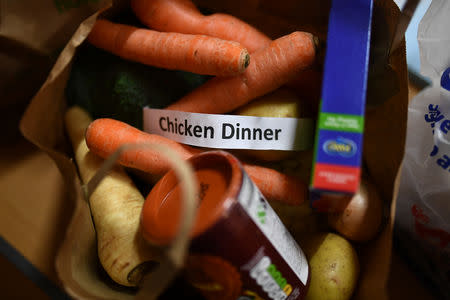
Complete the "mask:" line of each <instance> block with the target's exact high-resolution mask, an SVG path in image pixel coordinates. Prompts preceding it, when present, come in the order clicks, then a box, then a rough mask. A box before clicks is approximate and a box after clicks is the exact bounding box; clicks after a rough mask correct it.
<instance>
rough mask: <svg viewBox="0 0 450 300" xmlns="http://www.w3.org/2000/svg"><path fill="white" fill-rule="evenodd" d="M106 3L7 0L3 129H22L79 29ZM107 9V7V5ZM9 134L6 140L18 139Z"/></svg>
mask: <svg viewBox="0 0 450 300" xmlns="http://www.w3.org/2000/svg"><path fill="white" fill-rule="evenodd" d="M101 2H104V1H103V0H90V1H73V0H42V1H34V0H21V1H15V0H2V1H1V3H0V94H1V95H2V98H1V99H0V110H1V111H4V112H5V111H7V112H8V113H7V114H4V115H5V117H4V118H2V119H1V121H0V125H3V126H4V127H7V128H18V126H17V124H18V123H19V120H20V117H21V115H22V114H23V111H24V110H25V108H26V105H27V104H28V103H29V101H30V100H31V98H32V97H33V96H34V94H35V93H36V92H37V91H38V90H39V87H40V86H41V85H42V84H43V82H44V81H45V78H46V76H47V75H48V72H49V71H50V70H51V67H52V65H53V64H54V62H55V60H56V56H57V54H58V53H59V51H60V50H61V49H62V48H63V47H64V45H65V44H66V43H67V41H68V40H69V39H70V37H71V36H72V35H73V33H74V32H75V30H76V29H77V27H78V25H79V24H80V22H82V21H83V20H84V19H86V18H87V17H88V16H90V15H92V14H93V13H94V12H95V11H97V10H98V8H99V7H100V5H101ZM103 5H104V4H103ZM19 136H20V133H19V131H18V130H16V131H13V130H9V131H8V132H7V136H6V139H2V142H4V143H8V142H9V141H10V140H11V139H12V138H16V137H19Z"/></svg>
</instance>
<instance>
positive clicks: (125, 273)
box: [65, 106, 159, 286]
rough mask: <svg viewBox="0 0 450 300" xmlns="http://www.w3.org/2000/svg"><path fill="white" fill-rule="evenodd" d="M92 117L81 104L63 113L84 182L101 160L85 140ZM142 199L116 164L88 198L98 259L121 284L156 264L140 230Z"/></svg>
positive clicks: (154, 254)
mask: <svg viewBox="0 0 450 300" xmlns="http://www.w3.org/2000/svg"><path fill="white" fill-rule="evenodd" d="M91 121H92V119H91V117H90V116H89V114H88V113H87V112H86V111H84V110H83V109H81V108H80V107H76V106H74V107H71V108H69V109H68V110H67V112H66V114H65V125H66V130H67V133H68V135H69V137H70V140H71V143H72V146H73V149H74V154H75V161H76V164H77V166H78V170H79V173H80V177H81V180H82V182H83V183H84V184H86V183H87V182H89V180H90V179H91V178H92V177H93V176H94V175H95V174H96V172H97V171H98V170H99V168H100V166H101V165H102V163H103V162H104V159H102V158H100V157H98V156H96V155H94V154H93V153H91V152H90V151H89V149H88V147H87V145H86V142H85V131H86V128H87V127H88V125H89V124H90V123H91ZM143 203H144V197H143V196H142V195H141V193H140V192H139V190H138V189H137V187H136V186H135V185H134V183H133V181H132V180H131V178H130V177H129V176H128V175H127V173H126V172H125V171H124V169H123V168H122V167H120V166H119V165H117V166H115V167H114V169H113V170H111V171H110V172H109V173H108V174H107V175H106V176H105V177H104V178H103V180H102V181H101V182H100V184H99V185H98V186H97V188H96V189H95V190H94V192H93V193H92V194H91V196H90V198H89V205H90V210H91V214H92V217H93V221H94V226H95V230H96V235H97V251H98V257H99V260H100V263H101V264H102V266H103V268H104V269H105V271H106V272H107V273H108V275H109V276H110V277H111V279H113V280H114V281H115V282H117V283H119V284H121V285H124V286H137V285H138V284H139V282H140V280H141V279H142V277H143V275H145V273H146V272H147V271H148V270H149V269H150V268H152V266H154V265H157V262H156V260H157V257H158V256H159V253H158V250H157V249H154V248H152V247H151V246H150V245H148V244H147V243H146V242H145V241H144V240H143V238H142V235H141V233H140V215H141V210H142V206H143Z"/></svg>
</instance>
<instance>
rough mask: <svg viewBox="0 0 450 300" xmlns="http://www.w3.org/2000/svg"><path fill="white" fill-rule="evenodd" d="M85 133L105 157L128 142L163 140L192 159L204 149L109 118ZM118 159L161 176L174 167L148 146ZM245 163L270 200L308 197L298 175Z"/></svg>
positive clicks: (94, 149)
mask: <svg viewBox="0 0 450 300" xmlns="http://www.w3.org/2000/svg"><path fill="white" fill-rule="evenodd" d="M85 137H86V144H87V146H88V147H89V149H90V151H92V152H93V153H95V154H96V155H98V156H100V157H103V158H106V157H108V156H110V155H111V154H113V153H114V152H115V151H116V150H117V149H118V148H119V147H120V146H122V145H125V144H146V143H156V144H163V145H165V146H169V147H171V149H173V150H174V151H176V152H177V153H178V154H179V155H180V156H181V157H182V158H183V159H188V158H189V157H191V156H193V155H195V154H197V153H200V152H201V151H204V150H200V149H196V148H192V147H190V146H187V145H182V144H180V143H178V142H175V141H173V140H170V139H167V138H165V137H162V136H159V135H156V134H150V133H147V132H144V131H141V130H139V129H137V128H135V127H132V126H130V125H128V124H127V123H124V122H121V121H117V120H113V119H108V118H102V119H96V120H94V121H93V122H92V123H91V124H90V125H89V127H88V128H87V130H86V135H85ZM118 162H119V163H120V164H121V165H123V166H126V167H130V168H135V169H139V170H141V171H144V172H147V173H151V174H155V175H158V176H159V177H161V176H163V175H164V174H165V173H166V172H167V171H168V170H169V169H170V165H169V163H168V161H167V160H166V159H165V158H164V157H162V156H161V155H160V154H159V153H157V152H155V151H152V150H150V149H145V148H144V147H143V148H141V149H139V150H135V149H128V150H125V151H124V152H122V154H121V155H120V157H119V159H118ZM243 165H244V169H245V170H246V171H247V173H248V175H249V176H250V178H251V179H252V180H253V181H254V182H255V184H256V185H257V186H258V188H259V189H260V191H261V193H262V194H263V195H264V196H265V197H266V198H267V199H268V200H273V201H280V202H283V203H288V204H300V203H302V202H303V201H304V200H305V199H306V190H307V187H306V185H305V184H304V183H303V182H302V181H301V180H300V179H298V178H297V177H293V176H288V175H285V174H282V173H280V172H278V171H276V170H273V169H270V168H265V167H262V166H256V165H250V164H245V163H244V164H243Z"/></svg>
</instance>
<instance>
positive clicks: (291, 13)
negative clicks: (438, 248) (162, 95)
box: [20, 0, 408, 299]
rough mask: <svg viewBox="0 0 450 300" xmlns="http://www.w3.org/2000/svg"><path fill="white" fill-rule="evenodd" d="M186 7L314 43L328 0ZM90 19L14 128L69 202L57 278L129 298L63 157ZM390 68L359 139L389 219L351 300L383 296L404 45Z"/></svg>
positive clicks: (384, 1)
mask: <svg viewBox="0 0 450 300" xmlns="http://www.w3.org/2000/svg"><path fill="white" fill-rule="evenodd" d="M119 2H120V1H119ZM194 2H196V3H197V4H199V5H201V6H203V7H206V8H208V9H210V10H217V11H222V12H227V13H232V14H234V15H235V16H237V17H240V18H242V19H244V20H246V21H247V22H249V23H251V24H253V25H254V26H256V27H257V28H260V29H261V30H262V31H264V32H266V33H267V34H268V35H269V36H271V37H273V38H275V37H277V36H279V35H282V34H285V33H289V32H291V31H293V30H305V31H310V32H312V33H313V34H315V35H317V36H319V37H321V38H325V37H326V31H327V24H326V23H327V20H328V19H327V16H328V9H329V1H325V0H321V1H294V0H289V1H286V3H283V5H279V3H277V2H275V1H269V0H247V1H238V0H230V1H219V0H217V1H212V0H211V1H207V0H197V1H194ZM310 2H311V3H310ZM124 3H125V6H126V4H127V2H126V1H125V2H120V4H122V5H124ZM374 3H375V5H376V6H378V7H380V8H381V9H383V11H384V12H385V13H386V16H387V23H388V27H389V28H390V30H392V31H393V28H394V26H395V20H396V19H397V18H398V14H399V12H398V8H397V7H396V5H395V4H394V3H393V1H391V0H377V1H375V2H374ZM98 14H99V12H97V13H95V14H93V15H92V16H91V17H89V18H87V19H86V20H85V21H84V22H83V23H81V24H80V26H79V28H78V30H77V31H76V32H75V34H74V35H73V37H72V38H71V40H70V41H69V43H68V44H67V45H66V47H65V48H64V50H63V51H62V52H61V54H60V56H59V58H58V60H57V61H56V63H55V65H54V66H53V68H52V70H51V72H50V74H49V76H48V78H47V80H46V81H45V83H44V84H43V86H42V87H41V88H40V90H39V91H38V93H37V94H36V95H35V96H34V98H33V99H32V101H31V103H30V104H29V106H28V107H27V110H26V112H25V113H24V115H23V117H22V120H21V123H20V130H21V132H22V134H23V135H24V136H25V137H26V138H27V139H28V140H29V141H31V142H32V143H33V144H35V145H36V146H38V147H39V148H40V149H42V150H43V151H45V152H46V153H48V155H49V156H50V157H51V158H52V159H53V160H54V161H55V163H56V165H57V166H58V168H59V170H60V172H61V174H62V175H63V178H64V181H65V183H66V187H67V189H68V191H69V193H67V194H68V195H69V196H70V198H69V199H67V201H73V202H74V203H75V209H74V211H73V215H72V220H71V222H70V224H69V226H68V228H67V233H66V238H65V240H64V241H63V243H62V245H61V248H60V249H59V252H58V257H57V258H56V268H57V272H58V276H59V278H60V280H61V283H62V285H63V287H64V289H65V290H66V291H67V292H68V293H69V294H70V295H71V296H72V297H74V298H77V299H128V298H130V299H131V298H134V297H135V295H136V290H131V289H125V288H120V287H118V286H117V285H115V284H114V283H112V282H111V281H110V280H109V279H108V278H107V276H106V275H105V274H104V272H102V270H101V267H100V266H99V263H98V259H97V257H96V247H95V245H96V244H95V231H94V228H93V225H92V220H91V216H90V213H89V208H88V206H87V203H86V201H84V200H83V194H82V191H81V184H80V180H79V178H78V175H77V170H76V166H75V165H74V163H73V161H72V160H71V159H70V157H71V149H70V144H69V143H68V140H67V138H66V136H65V132H64V127H63V113H64V111H65V109H66V102H65V97H64V89H65V85H66V82H67V79H68V77H69V74H70V67H71V63H72V59H73V57H74V54H75V53H76V51H77V47H78V46H80V45H81V44H82V43H83V42H84V40H85V38H86V36H87V34H88V33H89V31H90V29H91V28H92V26H93V24H94V21H95V19H96V18H97V16H98ZM299 15H300V16H304V18H301V17H299ZM375 26H376V24H375ZM390 64H391V67H392V68H393V69H394V70H395V71H396V74H397V76H398V80H399V82H400V86H399V92H398V93H397V94H396V95H394V96H393V97H392V98H390V99H389V100H388V101H387V102H385V103H384V104H382V105H381V106H378V107H376V108H374V109H371V110H370V111H368V112H367V114H366V125H365V127H366V131H365V138H364V163H365V165H366V167H367V172H368V173H369V175H370V176H371V178H373V180H374V183H375V184H376V186H377V187H378V189H379V191H380V194H381V195H382V198H383V200H384V201H385V203H386V206H387V208H388V211H389V214H388V218H387V222H386V226H385V227H384V230H383V231H382V232H381V234H380V235H379V236H378V237H377V238H376V239H375V240H374V241H372V242H370V243H368V244H364V245H359V246H358V250H359V252H360V257H361V263H362V264H361V265H362V269H361V271H362V273H361V277H360V281H359V285H358V289H357V291H356V293H355V297H354V298H355V299H387V292H386V291H387V288H386V285H387V280H388V276H389V267H390V259H391V247H392V227H393V223H394V215H395V214H394V207H395V195H396V193H397V189H396V187H397V184H396V183H397V182H398V174H399V169H400V165H401V160H402V157H403V151H404V141H405V132H406V117H407V102H408V97H407V95H408V89H407V67H406V55H405V45H404V43H403V44H402V45H401V47H400V48H398V49H397V50H396V51H395V52H394V53H393V54H392V55H391V57H390ZM152 284H155V282H152ZM161 284H162V282H161ZM140 296H142V294H141V295H140ZM142 298H144V297H142Z"/></svg>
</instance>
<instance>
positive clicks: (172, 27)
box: [131, 0, 271, 53]
mask: <svg viewBox="0 0 450 300" xmlns="http://www.w3.org/2000/svg"><path fill="white" fill-rule="evenodd" d="M131 8H132V10H133V12H134V13H135V15H136V16H137V18H138V19H139V20H140V21H141V22H142V23H143V24H145V25H147V26H148V27H150V28H153V29H155V30H159V31H166V32H181V33H189V34H205V35H209V36H214V37H218V38H221V39H224V40H230V41H237V42H239V43H240V44H242V45H244V46H245V47H246V48H247V50H248V51H249V52H250V53H253V52H255V51H257V50H260V49H264V48H265V47H267V46H268V45H269V44H270V42H271V39H270V38H269V37H268V36H266V35H265V34H264V33H262V32H261V31H259V30H258V29H256V28H255V27H253V26H251V25H250V24H248V23H246V22H244V21H242V20H240V19H238V18H236V17H234V16H232V15H229V14H223V13H214V14H211V15H207V16H205V15H203V14H202V13H201V12H200V11H199V10H198V9H197V7H196V6H195V4H194V3H192V1H190V0H132V1H131Z"/></svg>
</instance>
